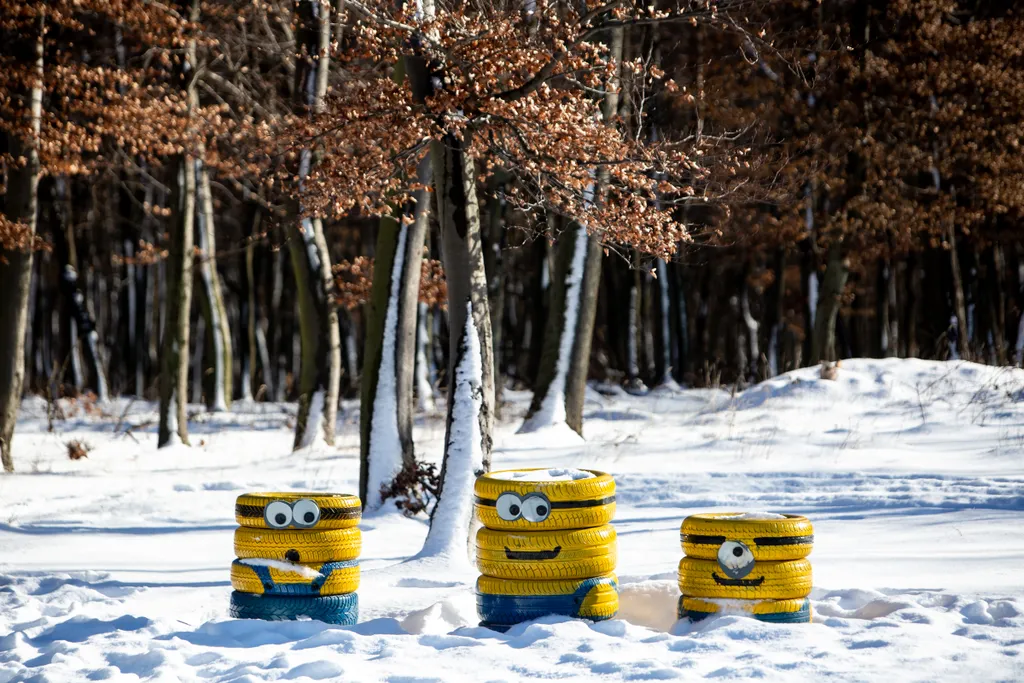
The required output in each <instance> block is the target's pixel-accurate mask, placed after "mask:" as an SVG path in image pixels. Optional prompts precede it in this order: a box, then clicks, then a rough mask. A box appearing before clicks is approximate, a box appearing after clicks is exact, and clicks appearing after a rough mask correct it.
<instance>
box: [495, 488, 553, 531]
mask: <svg viewBox="0 0 1024 683" xmlns="http://www.w3.org/2000/svg"><path fill="white" fill-rule="evenodd" d="M494 507H495V509H496V511H497V513H498V516H499V517H501V518H502V519H503V520H505V521H506V522H514V521H516V520H517V519H525V520H526V521H527V522H533V523H534V524H539V523H540V522H543V521H544V520H545V519H547V518H548V516H549V515H550V514H551V502H550V501H549V500H548V497H547V496H545V495H544V494H543V493H530V494H527V495H525V496H520V495H519V494H517V493H514V492H512V491H506V492H505V493H502V494H501V495H500V496H498V499H497V500H496V501H495V504H494Z"/></svg>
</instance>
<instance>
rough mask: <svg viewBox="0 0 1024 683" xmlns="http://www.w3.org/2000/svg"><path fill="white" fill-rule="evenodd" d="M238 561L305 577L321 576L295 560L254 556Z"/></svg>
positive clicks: (251, 565)
mask: <svg viewBox="0 0 1024 683" xmlns="http://www.w3.org/2000/svg"><path fill="white" fill-rule="evenodd" d="M238 562H240V563H242V564H247V565H249V566H250V567H270V568H271V569H277V570H278V571H282V572H288V573H290V574H298V575H299V576H304V577H305V578H307V579H316V578H319V577H321V576H323V574H321V573H320V572H318V571H317V570H315V569H313V568H312V567H307V566H306V565H304V564H298V563H296V562H284V561H282V560H267V559H263V558H255V557H250V558H243V559H239V560H238Z"/></svg>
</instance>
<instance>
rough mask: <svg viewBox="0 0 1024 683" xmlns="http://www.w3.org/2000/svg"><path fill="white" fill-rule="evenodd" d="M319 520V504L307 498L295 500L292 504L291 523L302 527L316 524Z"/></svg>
mask: <svg viewBox="0 0 1024 683" xmlns="http://www.w3.org/2000/svg"><path fill="white" fill-rule="evenodd" d="M319 521H320V506H319V505H317V504H316V503H314V502H313V501H311V500H310V499H309V498H303V499H302V500H297V501H295V502H294V503H293V504H292V524H294V525H295V526H297V527H300V528H304V527H310V526H314V525H316V523H317V522H319Z"/></svg>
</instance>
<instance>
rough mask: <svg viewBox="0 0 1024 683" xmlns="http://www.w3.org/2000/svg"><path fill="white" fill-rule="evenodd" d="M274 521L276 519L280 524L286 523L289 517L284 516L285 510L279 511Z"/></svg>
mask: <svg viewBox="0 0 1024 683" xmlns="http://www.w3.org/2000/svg"><path fill="white" fill-rule="evenodd" d="M274 521H276V522H277V523H278V524H284V523H285V522H287V521H288V518H287V517H285V516H284V513H283V512H278V513H277V514H276V515H275V516H274Z"/></svg>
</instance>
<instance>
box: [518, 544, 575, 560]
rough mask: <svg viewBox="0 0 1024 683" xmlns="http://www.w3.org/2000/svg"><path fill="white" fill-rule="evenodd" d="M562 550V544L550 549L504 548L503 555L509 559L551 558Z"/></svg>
mask: <svg viewBox="0 0 1024 683" xmlns="http://www.w3.org/2000/svg"><path fill="white" fill-rule="evenodd" d="M560 552H562V546H560V545H556V546H555V547H554V548H553V549H551V550H512V549H511V548H505V557H507V558H508V559H510V560H553V559H555V558H556V557H558V553H560Z"/></svg>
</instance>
